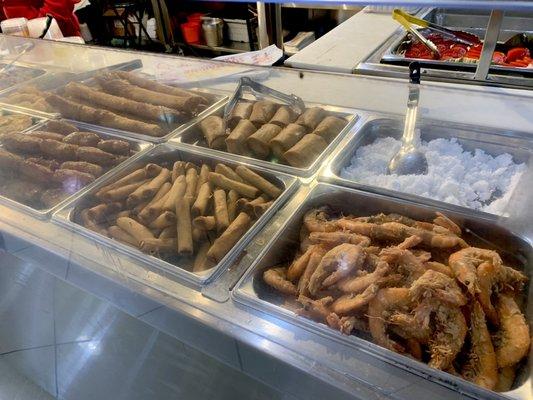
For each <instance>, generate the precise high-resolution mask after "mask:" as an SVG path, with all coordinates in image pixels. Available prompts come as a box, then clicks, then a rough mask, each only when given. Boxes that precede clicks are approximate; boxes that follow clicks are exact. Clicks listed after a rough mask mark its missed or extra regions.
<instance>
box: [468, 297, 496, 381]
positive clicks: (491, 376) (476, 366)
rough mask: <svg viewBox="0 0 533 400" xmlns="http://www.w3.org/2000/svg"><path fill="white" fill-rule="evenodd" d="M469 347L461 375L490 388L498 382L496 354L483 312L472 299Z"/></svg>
mask: <svg viewBox="0 0 533 400" xmlns="http://www.w3.org/2000/svg"><path fill="white" fill-rule="evenodd" d="M470 342H471V348H470V352H469V353H468V360H467V362H466V364H465V366H464V367H463V370H462V375H463V376H464V378H465V379H467V380H469V381H471V382H474V383H475V384H476V385H479V386H481V387H484V388H486V389H489V390H492V389H494V388H495V387H496V385H497V384H498V365H497V362H496V354H495V353H494V347H493V346H492V341H491V338H490V333H489V330H488V329H487V324H486V322H485V313H484V312H483V309H482V307H481V305H480V304H479V302H477V301H474V304H473V306H472V310H471V312H470Z"/></svg>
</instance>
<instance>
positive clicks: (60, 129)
mask: <svg viewBox="0 0 533 400" xmlns="http://www.w3.org/2000/svg"><path fill="white" fill-rule="evenodd" d="M45 128H46V130H48V131H52V132H56V133H59V134H60V135H63V136H65V135H68V134H70V133H72V132H76V131H77V130H78V128H76V127H75V126H74V125H72V124H69V123H68V122H65V121H56V120H50V121H48V122H47V123H46V125H45Z"/></svg>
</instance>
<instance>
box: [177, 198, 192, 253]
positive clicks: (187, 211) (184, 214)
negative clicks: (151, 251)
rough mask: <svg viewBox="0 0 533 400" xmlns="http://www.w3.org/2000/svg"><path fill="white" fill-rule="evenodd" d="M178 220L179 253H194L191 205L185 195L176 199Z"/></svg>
mask: <svg viewBox="0 0 533 400" xmlns="http://www.w3.org/2000/svg"><path fill="white" fill-rule="evenodd" d="M176 221H177V224H176V231H177V236H178V242H177V249H178V254H193V252H194V247H193V238H192V221H191V207H190V205H189V200H188V199H186V198H185V196H181V197H179V198H178V199H177V201H176Z"/></svg>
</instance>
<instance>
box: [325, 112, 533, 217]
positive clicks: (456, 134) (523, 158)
mask: <svg viewBox="0 0 533 400" xmlns="http://www.w3.org/2000/svg"><path fill="white" fill-rule="evenodd" d="M402 127H403V121H402V117H399V116H393V115H379V114H373V115H370V116H369V117H368V118H367V119H365V120H364V121H362V122H361V124H358V126H357V130H356V131H355V132H354V134H353V135H352V137H351V138H350V139H349V140H347V141H345V143H343V144H344V145H341V146H339V147H338V148H337V150H336V151H335V152H334V153H333V154H332V156H331V161H330V162H329V163H327V164H326V165H325V166H324V167H323V169H322V170H321V171H320V176H319V180H322V181H326V182H331V183H335V184H338V185H341V186H346V187H351V188H355V189H359V190H365V191H368V192H372V193H378V194H383V195H386V196H390V197H396V198H401V199H405V200H407V201H412V202H417V203H421V204H427V205H431V206H432V207H436V208H440V209H443V210H451V211H455V212H462V213H470V214H471V215H474V216H476V217H482V218H490V219H493V220H496V219H497V218H498V216H496V215H494V214H489V213H487V212H484V211H478V210H472V209H470V208H467V207H462V206H458V205H454V204H450V203H445V202H443V201H438V200H433V199H430V198H427V197H422V196H418V195H414V194H409V193H405V192H399V191H395V190H391V189H386V188H381V187H378V186H371V185H368V184H363V183H359V182H356V181H352V180H349V179H345V178H343V177H341V170H342V169H343V168H344V167H345V166H347V165H349V164H350V160H351V158H352V157H353V156H354V155H355V153H356V151H357V149H358V148H360V147H362V146H366V145H369V144H371V143H373V142H374V141H375V140H377V139H380V138H384V137H394V138H396V139H400V138H401V135H402V129H403V128H402ZM417 128H418V129H420V131H421V139H422V140H424V141H429V140H433V139H437V138H445V139H451V138H457V140H458V142H459V143H460V144H461V146H462V147H463V148H464V149H465V150H467V151H474V150H475V149H481V150H483V151H485V152H486V153H488V154H490V155H493V156H494V155H498V154H503V153H509V154H511V155H512V156H513V159H514V161H515V162H518V163H525V164H526V168H527V170H526V171H525V172H524V174H523V175H522V178H521V179H522V182H523V183H525V182H527V181H528V180H529V179H530V178H531V176H533V175H532V174H533V150H532V148H533V137H531V135H530V134H528V133H525V132H507V131H501V130H495V129H489V128H483V127H480V126H469V125H464V124H450V123H448V122H446V123H444V122H439V121H433V120H424V119H420V120H419V121H418V122H417ZM519 185H520V184H518V185H517V187H518V186H519ZM508 209H509V210H510V213H511V214H514V213H513V212H512V210H513V203H512V200H511V201H510V203H509V204H508Z"/></svg>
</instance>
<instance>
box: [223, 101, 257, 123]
mask: <svg viewBox="0 0 533 400" xmlns="http://www.w3.org/2000/svg"><path fill="white" fill-rule="evenodd" d="M252 108H253V103H251V102H249V101H239V102H238V103H237V104H236V105H235V107H234V108H233V111H232V112H231V114H230V116H229V120H228V125H229V126H230V128H234V127H235V126H237V124H238V123H239V121H240V120H241V119H248V118H250V114H252Z"/></svg>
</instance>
